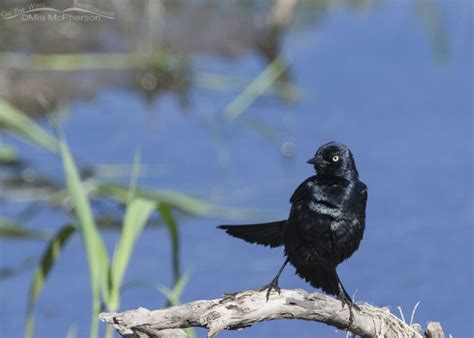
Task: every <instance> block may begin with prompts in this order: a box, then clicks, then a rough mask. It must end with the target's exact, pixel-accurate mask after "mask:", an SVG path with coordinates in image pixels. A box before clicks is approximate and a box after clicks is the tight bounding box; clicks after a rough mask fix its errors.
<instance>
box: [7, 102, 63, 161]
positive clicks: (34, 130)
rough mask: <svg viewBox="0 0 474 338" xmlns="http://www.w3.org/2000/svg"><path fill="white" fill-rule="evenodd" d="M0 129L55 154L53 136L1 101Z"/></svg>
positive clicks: (55, 148) (55, 145) (55, 147)
mask: <svg viewBox="0 0 474 338" xmlns="http://www.w3.org/2000/svg"><path fill="white" fill-rule="evenodd" d="M0 129H4V130H5V131H7V132H10V133H12V134H14V135H17V136H21V138H22V139H24V140H26V141H28V142H30V143H31V144H33V145H36V146H39V147H42V148H45V149H47V150H49V151H52V152H56V151H57V149H58V148H57V144H56V140H55V139H54V137H53V136H51V135H50V134H49V133H48V132H47V131H45V130H44V129H43V128H41V127H40V126H39V125H38V124H36V123H35V122H34V121H33V120H31V119H30V118H29V117H28V116H26V115H25V114H24V113H23V112H21V111H19V110H18V109H16V108H15V107H13V106H12V105H11V104H9V103H8V102H6V101H5V100H2V99H0Z"/></svg>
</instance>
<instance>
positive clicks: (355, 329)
mask: <svg viewBox="0 0 474 338" xmlns="http://www.w3.org/2000/svg"><path fill="white" fill-rule="evenodd" d="M265 293H266V292H260V291H255V290H250V291H241V292H239V293H236V294H231V295H225V296H224V297H223V298H219V299H213V300H199V301H194V302H190V303H186V304H183V305H178V306H173V307H170V308H166V309H161V310H154V311H150V310H147V309H144V308H139V309H136V310H131V311H126V312H122V313H101V314H100V316H99V318H100V320H102V321H103V322H105V323H108V324H111V325H113V326H114V328H115V329H116V330H117V331H118V332H119V333H120V334H121V335H122V336H124V337H140V338H142V337H146V338H151V337H164V336H163V334H164V333H165V332H163V330H165V329H181V328H187V327H203V328H207V329H208V330H209V332H208V337H213V336H215V335H217V334H218V333H219V332H221V331H222V330H229V329H241V328H245V327H248V326H250V325H252V324H255V323H257V322H262V321H266V320H273V319H302V320H311V321H317V322H321V323H325V324H327V325H331V326H334V327H336V328H338V329H340V330H346V331H349V332H352V333H353V334H356V335H359V336H362V337H387V338H391V337H409V338H422V337H423V335H422V334H420V333H419V328H418V327H416V326H415V328H414V327H411V326H410V325H408V324H406V323H404V322H403V321H401V320H400V319H399V318H397V317H396V316H394V315H393V314H391V313H390V311H389V310H388V309H387V308H378V307H374V306H372V305H369V304H359V308H360V311H359V310H356V309H353V311H354V319H353V322H352V324H351V325H350V326H349V309H348V307H347V306H345V307H342V303H341V302H340V301H339V300H337V299H335V298H333V297H330V296H327V295H324V294H321V293H318V292H315V293H308V292H306V291H304V290H281V293H280V294H277V293H276V292H272V294H271V296H270V299H269V300H268V302H267V301H266V299H265ZM435 324H436V325H438V326H436V328H437V329H436V330H438V328H439V330H441V331H439V330H438V331H436V330H434V325H435ZM429 325H431V326H432V327H433V329H432V330H434V331H433V332H437V333H436V334H437V335H434V336H433V335H432V336H429V335H428V332H427V333H425V335H426V336H428V337H436V338H441V337H444V335H443V336H441V335H440V333H439V332H441V334H442V332H443V331H442V329H441V326H440V325H439V323H430V324H429ZM429 327H430V326H429ZM173 334H175V335H177V336H179V337H186V336H185V333H184V331H173ZM133 335H135V336H133Z"/></svg>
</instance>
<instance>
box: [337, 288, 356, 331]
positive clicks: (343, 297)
mask: <svg viewBox="0 0 474 338" xmlns="http://www.w3.org/2000/svg"><path fill="white" fill-rule="evenodd" d="M338 287H339V293H338V295H337V298H338V299H339V300H340V301H341V303H342V308H344V305H346V304H347V307H348V308H349V327H350V326H351V325H352V323H353V322H354V313H353V312H352V308H355V309H356V310H359V311H360V307H359V306H358V305H357V304H355V303H354V302H353V301H352V299H351V297H350V296H349V294H348V293H347V291H346V290H345V289H344V286H342V283H341V281H339V283H338Z"/></svg>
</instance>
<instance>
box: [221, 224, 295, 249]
mask: <svg viewBox="0 0 474 338" xmlns="http://www.w3.org/2000/svg"><path fill="white" fill-rule="evenodd" d="M285 222H286V220H283V221H277V222H270V223H259V224H246V225H219V226H218V228H219V229H224V230H225V231H226V232H227V233H228V234H229V235H231V236H233V237H236V238H240V239H243V240H244V241H246V242H249V243H256V244H261V245H266V246H269V247H272V248H274V247H277V246H281V245H283V228H284V226H285Z"/></svg>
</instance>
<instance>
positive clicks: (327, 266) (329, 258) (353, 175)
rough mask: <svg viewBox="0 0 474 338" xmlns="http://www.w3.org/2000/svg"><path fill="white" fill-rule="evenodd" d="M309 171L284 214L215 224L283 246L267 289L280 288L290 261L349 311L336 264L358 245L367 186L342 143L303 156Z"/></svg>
mask: <svg viewBox="0 0 474 338" xmlns="http://www.w3.org/2000/svg"><path fill="white" fill-rule="evenodd" d="M308 163H310V164H312V165H314V168H315V170H316V172H317V174H316V175H315V176H311V177H309V178H308V179H306V180H305V181H304V182H303V183H301V184H300V186H299V187H298V188H297V189H296V191H295V192H294V193H293V196H291V198H290V203H291V210H290V215H289V217H288V219H286V220H282V221H277V222H270V223H261V224H248V225H221V226H219V227H218V228H220V229H224V230H226V232H227V233H228V234H229V235H231V236H233V237H237V238H240V239H243V240H244V241H246V242H250V243H256V244H262V245H266V246H269V247H272V248H274V247H278V246H281V245H283V246H284V247H285V256H286V260H285V262H284V263H283V265H282V267H281V268H280V270H279V271H278V273H277V275H276V276H275V278H274V279H273V280H272V281H271V283H270V284H268V285H266V286H264V287H263V288H262V289H261V290H262V291H263V290H267V300H268V298H269V296H270V292H271V291H272V289H275V290H276V291H278V292H279V291H280V288H279V286H278V279H279V277H280V274H281V273H282V271H283V269H284V268H285V266H286V265H287V264H288V262H290V263H291V264H292V265H293V266H294V267H295V268H296V274H297V275H299V276H300V277H302V278H303V279H305V280H306V281H307V282H309V283H310V284H311V285H312V286H313V287H315V288H320V289H322V290H323V291H325V292H326V293H328V294H331V295H336V296H337V297H338V298H339V299H340V300H341V302H342V305H343V306H344V305H345V304H347V305H348V306H349V310H350V322H352V317H353V314H352V307H353V306H355V307H356V308H358V307H357V305H355V304H354V303H353V301H352V299H351V297H350V295H349V294H348V293H347V291H346V290H345V289H344V286H343V285H342V282H341V280H340V279H339V276H338V275H337V272H336V267H337V266H338V265H339V264H340V263H341V262H342V261H344V260H345V259H347V258H349V257H350V256H351V255H352V254H353V253H354V252H355V251H356V250H357V249H358V248H359V243H360V241H361V239H362V237H363V234H364V228H365V206H366V202H367V186H366V185H365V184H364V183H363V182H361V181H360V180H359V174H358V172H357V169H356V166H355V163H354V158H353V157H352V153H351V151H350V150H349V148H347V147H346V146H345V145H343V144H341V143H337V142H329V143H327V144H324V145H322V146H321V147H320V148H319V149H318V151H317V152H316V154H315V155H314V157H313V158H312V159H310V160H309V161H308Z"/></svg>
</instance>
